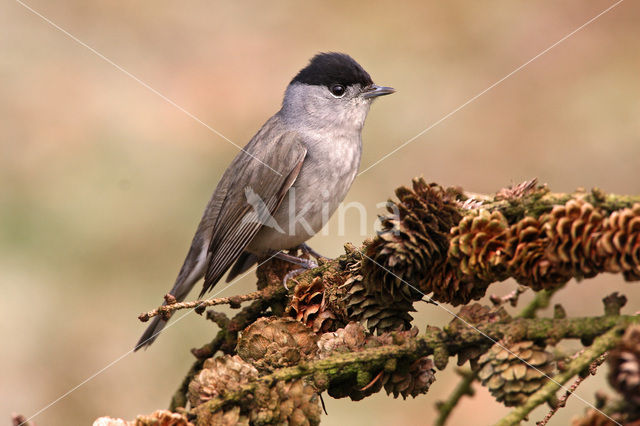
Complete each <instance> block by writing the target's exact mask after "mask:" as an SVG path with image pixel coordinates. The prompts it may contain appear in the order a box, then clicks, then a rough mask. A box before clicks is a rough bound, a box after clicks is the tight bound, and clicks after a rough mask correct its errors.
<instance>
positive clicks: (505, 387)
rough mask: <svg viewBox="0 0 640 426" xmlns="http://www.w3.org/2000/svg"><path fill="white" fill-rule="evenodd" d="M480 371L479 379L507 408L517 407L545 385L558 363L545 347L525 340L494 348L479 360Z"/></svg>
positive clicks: (494, 346) (496, 345)
mask: <svg viewBox="0 0 640 426" xmlns="http://www.w3.org/2000/svg"><path fill="white" fill-rule="evenodd" d="M525 362H526V363H525ZM527 364H529V365H527ZM530 365H531V366H533V367H535V368H532V367H531V366H530ZM478 368H479V370H478V378H480V380H482V384H483V385H485V386H486V387H488V388H489V391H490V392H491V394H492V395H493V396H494V397H495V398H496V399H497V400H498V401H500V402H502V403H504V405H506V406H516V405H519V404H522V403H524V401H526V399H527V397H528V396H529V395H531V394H533V393H534V392H535V391H537V390H538V389H540V387H542V385H544V383H545V382H546V380H547V377H546V376H551V375H552V374H553V373H554V371H555V362H554V360H553V355H552V354H550V353H549V352H546V351H545V350H544V347H543V346H540V345H538V344H536V343H534V342H532V341H522V342H518V343H514V344H509V345H506V344H502V345H498V344H495V345H493V346H492V347H491V349H489V351H488V352H487V353H485V354H484V355H482V356H481V357H480V358H479V359H478Z"/></svg>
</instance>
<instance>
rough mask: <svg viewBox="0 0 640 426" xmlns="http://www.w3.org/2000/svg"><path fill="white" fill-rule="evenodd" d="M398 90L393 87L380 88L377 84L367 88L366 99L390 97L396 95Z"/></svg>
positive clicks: (365, 91) (365, 90)
mask: <svg viewBox="0 0 640 426" xmlns="http://www.w3.org/2000/svg"><path fill="white" fill-rule="evenodd" d="M395 91H396V89H394V88H393V87H385V86H378V85H377V84H372V85H370V86H367V87H365V89H364V98H365V99H369V98H377V97H378V96H384V95H390V94H392V93H394V92H395Z"/></svg>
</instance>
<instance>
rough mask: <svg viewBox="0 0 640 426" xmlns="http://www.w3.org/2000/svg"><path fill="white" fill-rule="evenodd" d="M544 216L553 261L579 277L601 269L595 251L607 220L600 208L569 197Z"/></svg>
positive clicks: (595, 272)
mask: <svg viewBox="0 0 640 426" xmlns="http://www.w3.org/2000/svg"><path fill="white" fill-rule="evenodd" d="M544 218H545V224H544V229H545V233H546V236H547V238H548V239H549V245H548V247H547V256H548V258H549V260H550V261H551V262H554V263H556V264H557V265H558V268H559V269H565V270H567V275H568V276H572V275H573V276H576V277H578V278H582V277H584V278H591V277H593V276H595V275H596V274H597V273H598V272H600V271H601V270H602V266H601V264H600V263H601V262H600V259H599V258H598V256H597V252H596V243H597V240H598V238H599V237H600V234H601V232H602V230H603V224H604V215H603V214H602V212H601V211H600V210H599V209H597V208H595V207H594V206H593V205H591V204H590V203H588V202H586V201H584V200H569V201H568V202H567V203H566V204H565V205H564V206H555V207H554V208H553V209H552V210H551V212H550V213H548V214H547V215H545V216H544ZM566 280H568V278H567V279H566ZM566 280H565V281H566Z"/></svg>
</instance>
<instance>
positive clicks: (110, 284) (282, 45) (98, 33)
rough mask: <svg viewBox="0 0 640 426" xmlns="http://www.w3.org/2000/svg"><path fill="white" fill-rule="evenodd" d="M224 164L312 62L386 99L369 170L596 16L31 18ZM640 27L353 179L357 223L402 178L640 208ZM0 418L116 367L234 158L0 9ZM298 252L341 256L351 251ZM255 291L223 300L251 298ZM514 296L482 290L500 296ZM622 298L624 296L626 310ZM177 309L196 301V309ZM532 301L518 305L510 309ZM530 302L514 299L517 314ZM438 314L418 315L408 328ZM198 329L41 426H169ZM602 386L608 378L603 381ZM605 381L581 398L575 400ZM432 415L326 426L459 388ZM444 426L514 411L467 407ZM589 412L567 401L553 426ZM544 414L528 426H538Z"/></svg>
mask: <svg viewBox="0 0 640 426" xmlns="http://www.w3.org/2000/svg"><path fill="white" fill-rule="evenodd" d="M29 4H30V5H32V6H33V7H34V8H36V9H37V10H38V11H40V12H41V13H42V14H43V15H45V16H47V17H48V18H50V19H51V20H53V21H54V22H56V23H57V24H59V25H60V26H61V27H63V28H65V29H66V30H68V31H69V32H71V33H72V34H74V35H75V36H77V37H78V38H79V39H81V40H83V41H84V42H86V43H87V44H89V45H90V46H92V47H93V48H95V49H96V50H97V51H99V52H101V53H102V54H104V55H105V56H107V57H109V58H110V59H112V60H113V61H114V62H116V63H117V64H119V65H120V66H122V67H123V68H124V69H126V70H128V71H129V72H131V73H132V74H134V75H136V76H137V77H139V78H140V79H141V80H143V81H144V82H146V83H148V84H149V85H150V86H152V87H153V88H155V89H157V90H158V91H159V92H161V93H163V94H164V95H166V96H167V97H169V98H171V99H172V100H174V101H175V102H176V103H178V104H179V105H181V106H183V107H184V108H186V109H187V110H189V111H190V112H192V113H193V114H195V115H196V116H198V117H199V118H201V119H202V120H203V121H204V122H206V123H207V124H209V125H211V126H212V127H214V128H216V129H218V130H219V131H221V132H222V133H223V134H225V135H226V136H228V137H229V138H230V139H232V140H233V141H236V142H237V143H239V144H240V145H244V143H246V141H248V140H249V138H250V137H251V136H252V134H253V133H254V132H255V131H256V130H257V129H258V128H259V126H261V125H262V123H263V122H264V120H265V119H266V118H267V117H269V116H270V115H271V114H273V113H274V112H275V111H276V110H277V109H278V108H279V104H280V101H281V96H282V93H283V91H284V88H285V86H286V84H287V83H288V82H289V80H290V79H291V78H292V77H293V75H294V74H295V73H296V72H297V71H298V70H299V69H300V68H301V67H303V66H304V65H305V63H306V62H307V60H308V59H309V58H310V57H311V56H312V55H313V54H315V53H316V52H319V51H328V50H336V51H344V52H347V53H349V54H351V55H352V56H354V57H355V58H356V59H357V60H358V61H359V62H360V63H361V64H363V66H364V67H365V68H366V69H367V70H368V71H369V72H370V73H371V75H372V77H373V78H374V80H375V81H376V82H377V83H379V84H385V85H391V86H393V87H395V88H396V89H397V90H398V93H396V94H395V95H393V96H390V97H385V98H384V99H382V100H380V101H378V102H376V105H374V107H373V108H372V111H371V114H370V115H369V118H368V122H367V125H366V126H365V131H364V142H365V150H364V155H363V160H362V166H363V169H364V167H366V166H368V165H369V164H371V163H373V162H374V161H376V160H377V159H379V158H380V157H381V156H383V155H385V154H386V153H387V152H389V151H390V150H392V149H393V148H394V147H396V146H398V145H399V144H401V143H402V142H404V141H406V140H407V139H409V138H411V137H413V136H414V135H415V134H417V133H418V132H420V131H421V130H423V129H424V128H426V127H427V126H429V125H430V124H431V123H433V122H435V121H436V120H438V119H440V118H441V117H442V116H444V115H445V114H447V113H449V112H450V111H452V110H453V109H455V108H457V107H458V106H459V105H461V104H462V103H464V102H465V101H467V100H468V99H469V98H471V97H472V96H474V95H475V94H477V93H478V92H480V91H482V90H483V89H485V88H486V87H488V86H489V85H491V84H492V83H494V82H495V81H497V80H498V79H500V78H502V77H503V76H505V75H506V74H508V73H509V72H511V71H512V70H514V69H515V68H516V67H518V66H519V65H521V64H522V63H524V62H526V61H527V60H529V59H530V58H532V57H533V56H535V55H536V54H538V53H539V52H540V51H541V50H543V49H545V48H547V47H548V46H550V45H551V44H553V43H554V42H556V41H557V40H559V39H560V38H562V37H563V36H565V35H566V34H567V33H569V32H570V31H572V30H573V29H575V28H577V27H578V26H580V25H582V24H583V23H585V22H586V21H587V20H589V19H590V18H592V17H593V16H595V15H596V14H598V13H599V12H600V11H602V10H604V9H605V8H606V7H608V6H609V5H611V4H613V2H611V1H604V0H597V1H589V2H584V1H580V0H570V1H565V2H556V1H550V0H544V1H537V2H531V1H521V0H517V1H514V0H510V1H506V0H505V1H503V0H495V1H490V2H462V1H448V2H436V1H427V2H421V1H411V2H398V1H382V2H375V3H374V2H370V3H367V4H366V5H365V4H364V3H356V2H344V1H340V2H338V1H335V2H334V1H327V2H321V3H320V2H318V3H309V2H304V3H302V2H278V3H271V4H270V5H269V6H267V3H264V2H257V1H250V2H242V3H240V2H224V3H222V2H207V1H195V2H188V3H184V2H178V3H176V2H164V1H162V2H122V1H97V2H83V1H76V0H72V1H67V2H63V3H60V2H58V3H51V2H46V1H43V0H33V1H31V2H30V3H29ZM638 19H640V4H638V3H637V2H632V1H627V2H624V3H622V4H621V5H620V6H618V7H617V8H616V9H614V10H613V11H611V12H610V13H609V14H607V15H605V16H603V17H601V18H600V19H599V20H597V21H596V22H594V23H593V24H592V25H590V26H588V27H587V28H585V29H584V30H583V31H581V32H579V33H578V34H576V35H575V36H573V37H571V38H570V39H569V40H567V41H566V42H564V43H562V44H561V45H559V46H558V47H557V48H555V49H553V50H552V51H550V52H548V53H547V54H545V55H544V56H542V57H541V58H539V59H538V60H536V61H535V62H533V63H532V64H530V65H529V66H527V67H526V68H525V69H524V70H522V71H521V72H519V73H517V74H515V75H514V76H512V77H511V78H509V79H508V80H506V81H505V82H504V83H502V84H501V85H499V86H498V87H496V88H494V89H493V90H491V91H489V92H488V93H486V94H485V95H484V96H482V97H480V98H479V99H477V100H476V101H475V102H473V103H471V104H470V105H469V106H467V107H466V108H464V109H463V110H461V111H460V112H458V113H456V114H455V115H453V116H452V117H450V118H449V119H447V120H446V121H444V122H443V123H442V124H440V125H438V126H437V127H435V128H434V129H433V130H431V131H429V132H428V133H426V134H425V135H424V136H422V137H420V138H419V139H417V140H416V141H414V142H413V143H411V144H410V145H409V146H407V147H406V148H404V149H402V150H401V151H399V152H398V153H396V154H394V155H393V156H391V157H390V158H388V159H387V160H385V161H384V162H382V163H381V164H380V165H378V166H376V167H374V168H373V169H371V170H369V171H368V172H366V173H365V174H363V175H362V176H361V177H359V178H358V179H357V180H356V182H355V184H354V186H353V188H352V190H351V192H350V194H349V196H348V198H347V200H346V201H347V202H349V201H359V202H362V203H364V204H365V206H367V208H368V209H369V221H370V222H371V223H370V224H369V225H368V226H369V228H368V229H372V226H373V225H372V224H373V220H374V219H375V213H376V212H377V211H379V210H376V208H375V205H376V203H378V202H381V201H384V200H386V199H387V198H388V197H389V196H390V195H391V194H392V193H393V189H394V188H395V187H396V186H399V185H401V184H407V183H408V182H409V181H410V179H411V178H412V177H413V176H416V175H424V176H425V177H426V178H427V180H429V181H436V182H439V183H441V184H444V185H461V186H463V187H464V188H466V189H469V190H473V191H478V192H492V191H495V190H497V189H499V188H500V187H501V186H503V185H506V184H510V183H516V182H519V181H521V180H524V179H527V178H531V177H536V176H537V177H538V178H539V179H540V180H541V181H542V182H547V183H548V184H549V185H550V187H551V188H552V189H553V190H555V191H570V190H573V189H575V188H576V187H578V186H584V187H587V188H590V187H592V186H596V185H597V186H599V187H601V188H603V189H604V190H606V191H610V192H618V193H635V194H637V193H639V192H640V168H639V167H638V166H639V161H640V120H639V119H638V117H639V116H640V80H639V75H640V34H639V33H640V29H639V27H638ZM0 26H1V27H2V33H1V35H0V52H1V54H0V79H1V81H2V83H1V84H0V99H1V102H0V206H1V207H0V271H1V272H0V286H1V287H0V288H1V291H2V293H1V295H2V296H1V297H0V338H1V339H2V350H1V354H0V418H4V419H5V420H2V421H3V422H4V421H6V420H8V418H9V415H10V412H12V411H17V412H20V413H23V414H25V415H27V416H29V415H31V414H33V413H35V412H36V411H37V410H39V409H41V408H43V407H44V406H45V405H47V404H49V403H50V402H52V401H53V400H55V399H56V398H58V397H59V396H60V395H62V394H63V393H64V392H66V391H67V390H69V389H70V388H72V387H74V386H75V385H77V384H79V383H80V382H82V381H83V380H85V379H86V378H88V377H89V376H91V375H92V374H94V373H95V372H97V371H98V370H100V369H102V368H103V367H105V366H106V365H107V364H109V363H111V362H112V361H114V360H115V359H117V358H118V357H120V356H121V355H123V354H125V353H126V352H127V351H128V350H129V349H131V348H132V346H133V344H134V343H135V341H136V339H137V338H138V337H139V334H140V333H141V332H142V331H143V329H144V326H143V325H142V324H140V323H139V322H138V320H137V319H136V316H137V314H138V313H140V312H142V311H146V310H149V309H151V308H153V307H155V306H156V305H157V304H158V303H159V302H160V301H161V298H162V295H163V294H164V293H165V292H166V291H167V290H168V289H169V287H170V286H171V284H172V283H173V280H174V278H175V276H176V274H177V272H178V268H179V267H180V265H181V262H182V260H183V258H184V255H185V254H186V250H187V248H188V245H189V242H190V239H191V237H192V235H193V232H194V230H195V227H196V225H197V223H198V220H199V218H200V215H201V212H202V209H203V207H204V205H205V203H206V202H207V200H208V198H209V196H210V194H211V191H212V190H213V188H214V186H215V184H216V182H217V180H218V179H219V177H220V176H221V174H222V172H223V170H224V168H225V167H226V165H227V164H228V163H229V162H230V160H231V159H232V158H233V156H234V155H235V154H236V152H237V150H236V148H235V147H233V146H232V145H231V144H229V143H228V142H226V141H224V140H222V139H221V138H220V137H218V136H216V135H215V134H213V133H211V132H210V131H209V130H207V129H206V128H205V127H204V126H202V125H201V124H199V123H197V122H196V121H194V120H192V119H191V118H189V117H188V116H186V115H185V114H184V113H182V112H180V111H179V110H178V109H176V108H175V107H173V106H171V105H169V104H168V103H167V102H165V101H164V100H162V99H161V98H160V97H158V96H157V95H155V94H153V93H152V92H150V91H149V90H147V89H145V88H144V87H142V86H141V85H140V84H138V83H136V82H135V81H134V80H132V79H131V78H130V77H128V76H126V75H125V74H123V73H122V72H120V71H118V70H117V69H116V68H114V67H113V66H112V65H109V64H108V63H106V62H105V61H103V60H102V59H100V58H99V57H97V56H96V55H95V54H94V53H92V52H90V51H89V50H88V49H86V48H84V47H82V46H80V45H78V44H77V43H75V42H74V41H72V40H71V39H69V38H68V37H67V36H65V35H64V34H62V33H61V32H59V31H58V30H56V29H54V28H53V27H51V26H50V25H49V24H47V23H45V22H44V21H43V20H41V19H40V18H39V17H37V16H35V15H33V14H32V13H31V12H29V11H28V10H27V9H25V8H24V7H22V6H21V5H20V4H19V3H16V2H13V1H7V2H2V4H0ZM353 217H354V221H355V219H357V217H356V215H355V214H354V216H353ZM330 226H331V227H332V228H331V227H330V230H331V232H330V235H329V236H318V237H316V238H314V239H313V240H311V243H312V244H311V245H312V246H314V247H315V248H316V249H317V250H319V251H321V252H322V253H325V254H327V255H338V254H340V252H341V247H342V244H343V243H344V242H345V241H353V242H354V243H357V242H359V241H361V240H362V236H360V235H359V233H358V227H357V226H354V227H353V228H352V229H350V230H349V231H348V235H347V236H346V237H340V236H338V235H336V226H335V223H333V224H332V225H330ZM253 288H254V277H253V276H248V277H246V278H245V279H243V280H242V281H241V282H239V283H238V284H236V285H235V286H234V287H233V288H230V289H229V290H226V291H225V292H224V293H223V294H224V295H230V294H240V293H245V292H249V291H252V289H253ZM512 288H513V283H504V284H496V285H494V286H493V287H492V289H491V290H492V292H494V293H496V294H505V293H507V292H508V291H510V290H511V289H512ZM639 288H640V285H638V284H635V285H634V284H627V283H624V282H622V279H621V278H620V277H617V276H603V277H599V278H598V279H594V280H589V281H587V282H584V283H581V284H576V283H571V284H570V285H569V286H568V287H567V288H566V289H565V290H563V291H562V292H561V294H560V295H559V296H558V300H561V301H563V303H564V305H565V307H566V308H567V311H568V313H569V315H589V314H591V315H593V314H596V313H599V312H601V303H600V299H601V298H602V297H603V296H605V295H606V294H608V293H610V292H611V291H614V290H621V291H625V292H626V293H627V294H628V295H630V296H631V302H630V306H628V307H627V309H626V311H627V312H633V311H634V310H637V309H638V308H639V306H640V304H639V303H638V300H639V298H640V290H639ZM634 295H635V296H634ZM192 297H195V295H193V296H192ZM528 297H529V295H527V298H528ZM525 301H526V298H525ZM449 320H450V317H449V315H448V314H447V313H445V312H443V311H441V310H439V309H438V308H434V307H432V306H421V307H420V312H419V313H418V315H416V324H417V325H419V326H420V327H421V328H424V326H425V325H426V324H436V325H440V324H443V323H445V322H447V321H449ZM213 327H214V326H213V325H212V324H211V323H207V322H206V321H204V320H203V319H202V318H199V317H197V316H195V315H190V316H187V317H186V318H185V319H184V320H182V321H180V322H179V323H176V324H175V325H174V326H172V327H170V328H168V329H167V332H166V333H164V334H163V335H162V336H161V338H160V339H159V340H158V342H157V343H156V344H155V345H154V346H153V347H152V348H151V349H150V350H148V351H146V352H142V353H136V354H133V355H129V356H127V357H125V358H124V359H122V360H121V361H119V362H117V363H115V364H114V365H112V366H111V367H110V368H108V369H107V370H106V371H104V372H103V373H101V374H99V375H98V376H97V377H95V378H94V379H93V380H91V381H89V382H88V383H87V384H85V385H84V386H82V387H80V388H79V389H77V390H76V391H75V392H73V393H71V394H70V395H69V396H67V397H66V398H64V399H63V400H61V401H60V402H58V403H56V404H55V405H53V406H52V407H51V408H49V409H48V410H46V411H44V412H43V413H42V414H40V415H39V416H38V417H37V418H36V422H37V424H38V425H69V424H89V423H90V422H91V421H92V420H93V419H95V418H96V417H98V416H100V415H107V414H108V415H113V416H120V417H124V418H133V417H134V416H135V414H138V413H146V412H150V411H152V410H153V409H156V408H162V407H166V406H167V404H168V401H169V398H170V396H171V395H172V393H173V392H174V390H175V388H176V387H177V386H178V384H179V382H180V380H181V379H182V377H183V375H184V374H185V372H186V371H187V369H188V367H189V365H190V364H191V358H192V357H191V355H190V353H189V348H191V347H195V346H200V345H201V344H203V343H205V342H208V341H209V340H210V338H211V336H212V335H213V333H214V332H215V329H214V328H213ZM602 372H603V373H604V372H605V371H604V369H603V371H602ZM603 376H604V375H603V374H601V375H600V377H598V378H595V379H589V380H588V381H587V382H586V383H585V384H584V385H583V386H581V388H580V390H579V392H578V393H579V394H580V395H581V396H582V397H584V398H586V399H587V400H592V399H593V392H594V390H595V389H597V388H598V387H600V386H601V385H602V384H603V382H604V381H603ZM454 385H455V382H454V381H452V374H449V373H448V372H446V373H440V374H439V376H438V380H437V382H436V383H435V384H434V386H433V387H432V388H431V391H430V393H429V394H428V395H426V396H422V397H420V398H418V399H415V400H407V401H396V400H393V399H391V398H389V397H386V396H385V395H384V393H380V394H378V395H376V396H373V397H371V398H368V399H366V400H364V401H361V402H358V403H351V402H350V401H345V400H333V399H330V398H325V401H326V403H327V409H328V411H329V416H327V417H325V418H324V424H325V425H338V424H355V425H357V424H375V425H386V424H408V425H418V424H430V423H431V420H432V419H433V416H434V408H433V404H434V402H435V401H436V400H438V399H440V398H443V397H445V396H446V395H447V394H448V393H449V392H450V391H451V389H452V388H453V387H454ZM477 389H478V395H477V397H476V398H474V399H466V400H465V401H464V402H463V403H462V404H461V405H460V406H459V407H458V409H457V410H456V412H455V413H454V415H453V417H452V421H451V424H452V425H468V424H489V423H491V422H493V421H495V420H497V419H498V418H500V417H501V416H502V415H504V414H505V413H506V412H507V411H508V410H507V409H506V408H504V407H502V406H500V405H499V404H497V403H495V402H493V400H492V399H491V398H490V397H489V396H488V394H487V392H486V391H485V390H484V389H482V388H480V387H478V388H477ZM584 408H585V407H584V404H583V403H582V402H580V401H579V400H578V399H577V398H572V399H571V400H570V404H569V406H568V407H567V408H565V409H564V410H562V411H561V413H560V415H558V416H557V417H555V418H554V421H553V422H552V424H566V423H567V421H568V419H569V418H570V417H571V415H572V414H575V413H581V412H582V411H583V409H584ZM544 413H545V409H542V410H538V411H536V412H535V413H534V415H533V416H532V418H531V419H532V423H533V422H534V421H535V420H540V419H541V418H542V417H543V416H544Z"/></svg>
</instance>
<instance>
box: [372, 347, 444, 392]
mask: <svg viewBox="0 0 640 426" xmlns="http://www.w3.org/2000/svg"><path fill="white" fill-rule="evenodd" d="M435 374H436V370H435V369H434V368H433V360H432V359H430V358H427V357H426V356H425V357H422V358H418V359H417V360H415V361H413V362H412V363H411V364H409V365H408V366H406V365H405V366H403V365H399V367H397V368H396V370H395V371H394V372H393V373H384V376H383V378H382V383H383V384H384V390H385V391H387V395H389V394H393V397H394V398H397V397H398V395H402V399H407V396H412V397H414V398H415V397H416V396H418V395H420V394H423V393H427V391H428V390H429V387H430V386H431V384H432V383H433V382H434V381H435V380H436V376H435Z"/></svg>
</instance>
